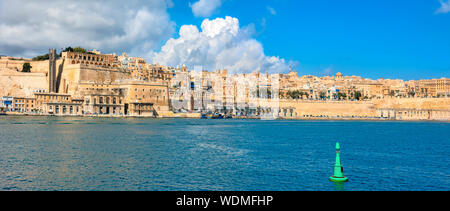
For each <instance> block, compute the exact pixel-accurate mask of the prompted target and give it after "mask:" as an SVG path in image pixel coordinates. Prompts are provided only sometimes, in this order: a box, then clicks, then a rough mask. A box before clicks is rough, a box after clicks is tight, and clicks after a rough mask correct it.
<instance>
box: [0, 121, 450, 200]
mask: <svg viewBox="0 0 450 211" xmlns="http://www.w3.org/2000/svg"><path fill="white" fill-rule="evenodd" d="M448 137H450V124H448V123H432V122H430V123H421V122H351V121H278V120H277V121H259V120H237V119H232V120H200V119H142V118H125V119H121V118H78V117H73V118H58V117H11V116H6V117H0V190H188V191H190V190H236V191H239V190H249V191H252V190H255V191H258V190H294V191H295V190H337V191H342V190H449V189H450V181H449V180H448V177H449V172H450V171H449V166H448V161H449V160H448V152H449V151H450V147H449V146H450V140H449V138H448ZM336 141H339V142H340V143H341V147H342V151H341V153H342V154H341V159H342V163H343V165H344V166H345V168H346V169H345V170H346V176H348V177H349V179H350V182H348V183H346V184H345V188H344V184H343V183H333V182H330V181H329V180H328V177H329V175H330V174H332V171H333V168H332V167H333V165H334V159H335V151H334V150H335V149H334V145H335V143H336ZM367 178H377V180H370V179H369V180H368V179H367ZM417 184H420V185H417Z"/></svg>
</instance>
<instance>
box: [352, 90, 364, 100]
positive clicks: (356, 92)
mask: <svg viewBox="0 0 450 211" xmlns="http://www.w3.org/2000/svg"><path fill="white" fill-rule="evenodd" d="M361 96H362V94H361V92H360V91H354V92H353V99H356V100H360V99H361Z"/></svg>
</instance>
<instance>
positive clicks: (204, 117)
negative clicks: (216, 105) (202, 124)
mask: <svg viewBox="0 0 450 211" xmlns="http://www.w3.org/2000/svg"><path fill="white" fill-rule="evenodd" d="M200 119H208V116H207V115H206V114H202V116H201V117H200Z"/></svg>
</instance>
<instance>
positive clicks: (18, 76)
mask: <svg viewBox="0 0 450 211" xmlns="http://www.w3.org/2000/svg"><path fill="white" fill-rule="evenodd" d="M47 88H48V81H47V76H46V75H45V74H44V73H22V72H17V71H13V70H10V69H4V68H3V69H2V68H0V96H14V97H33V92H34V91H36V90H43V89H45V90H46V89H47Z"/></svg>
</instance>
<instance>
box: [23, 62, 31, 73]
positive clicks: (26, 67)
mask: <svg viewBox="0 0 450 211" xmlns="http://www.w3.org/2000/svg"><path fill="white" fill-rule="evenodd" d="M31 68H32V67H31V65H30V63H28V62H26V63H23V66H22V72H25V73H29V72H31Z"/></svg>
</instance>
